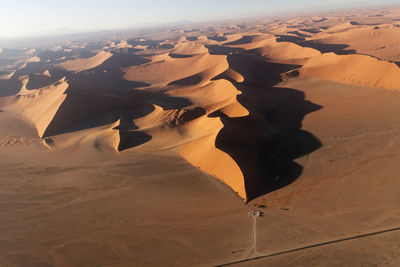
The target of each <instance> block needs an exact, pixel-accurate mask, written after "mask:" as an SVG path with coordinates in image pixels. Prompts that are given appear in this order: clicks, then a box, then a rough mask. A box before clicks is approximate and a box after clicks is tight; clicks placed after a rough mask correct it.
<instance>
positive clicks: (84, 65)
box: [55, 51, 112, 72]
mask: <svg viewBox="0 0 400 267" xmlns="http://www.w3.org/2000/svg"><path fill="white" fill-rule="evenodd" d="M110 57H112V54H111V53H110V52H105V51H101V52H99V53H98V54H96V55H95V56H93V57H90V58H77V59H74V60H68V61H65V62H62V63H59V64H56V65H55V66H56V67H59V68H62V69H65V70H67V71H75V72H81V71H84V70H89V69H93V68H95V67H97V66H99V65H101V64H103V62H104V61H106V60H107V59H109V58H110Z"/></svg>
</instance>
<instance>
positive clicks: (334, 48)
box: [276, 35, 356, 55]
mask: <svg viewBox="0 0 400 267" xmlns="http://www.w3.org/2000/svg"><path fill="white" fill-rule="evenodd" d="M277 37H278V38H277V39H276V41H277V42H292V43H295V44H297V45H300V46H303V47H310V48H314V49H316V50H318V51H320V52H321V53H329V52H334V53H336V54H338V55H349V54H356V51H355V50H353V49H347V48H348V47H349V46H348V45H345V44H322V43H317V42H314V41H307V40H305V38H304V37H296V36H291V35H277Z"/></svg>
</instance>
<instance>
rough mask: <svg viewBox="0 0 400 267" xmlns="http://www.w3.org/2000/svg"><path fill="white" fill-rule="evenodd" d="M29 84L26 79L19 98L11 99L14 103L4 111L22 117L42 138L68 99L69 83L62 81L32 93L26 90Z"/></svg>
mask: <svg viewBox="0 0 400 267" xmlns="http://www.w3.org/2000/svg"><path fill="white" fill-rule="evenodd" d="M27 83H28V78H27V77H26V78H25V79H23V81H22V88H21V91H20V92H19V93H18V95H17V96H14V97H10V98H12V99H13V100H11V102H13V103H12V104H11V105H7V106H6V107H4V110H5V111H9V112H11V113H15V114H19V115H20V116H22V118H23V119H25V120H27V122H28V123H29V124H32V125H33V126H34V127H35V129H36V130H37V133H38V136H39V137H42V136H43V135H44V133H45V131H46V129H47V127H48V126H49V124H50V122H51V121H52V119H53V117H54V115H55V113H56V112H57V110H58V109H59V107H60V105H61V104H62V102H63V101H64V99H65V97H66V95H65V94H64V92H65V90H66V89H67V88H68V83H67V82H66V81H65V79H61V80H60V81H58V82H56V83H55V84H53V85H51V86H48V87H44V88H41V89H37V90H30V91H28V90H27V89H26V84H27Z"/></svg>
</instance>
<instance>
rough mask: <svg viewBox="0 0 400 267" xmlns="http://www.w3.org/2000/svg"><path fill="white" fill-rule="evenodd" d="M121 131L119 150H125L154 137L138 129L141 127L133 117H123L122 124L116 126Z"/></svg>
mask: <svg viewBox="0 0 400 267" xmlns="http://www.w3.org/2000/svg"><path fill="white" fill-rule="evenodd" d="M114 129H115V130H118V131H119V137H120V142H119V145H118V151H124V150H127V149H130V148H133V147H136V146H139V145H142V144H144V143H147V142H149V141H150V140H151V139H152V137H151V136H150V135H148V134H146V133H143V132H140V131H136V130H137V129H139V128H138V127H137V126H136V125H135V123H134V122H133V121H132V117H131V116H130V117H129V118H126V117H122V118H121V120H120V125H119V126H118V127H115V128H114Z"/></svg>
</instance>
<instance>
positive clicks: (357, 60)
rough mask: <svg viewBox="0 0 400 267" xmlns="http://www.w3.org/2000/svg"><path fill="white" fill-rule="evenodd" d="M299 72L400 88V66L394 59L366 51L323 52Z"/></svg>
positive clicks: (361, 83)
mask: <svg viewBox="0 0 400 267" xmlns="http://www.w3.org/2000/svg"><path fill="white" fill-rule="evenodd" d="M299 72H300V76H303V77H317V78H323V79H329V80H333V81H337V82H343V83H347V84H354V85H363V86H370V87H378V88H383V89H389V90H399V89H400V87H399V84H400V68H399V67H398V66H397V65H396V64H395V63H391V62H388V61H384V60H379V59H376V58H373V57H370V56H365V55H336V54H334V53H326V54H322V55H321V56H317V57H314V58H312V59H310V60H309V61H308V62H307V63H306V64H304V66H303V67H301V68H300V70H299Z"/></svg>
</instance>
